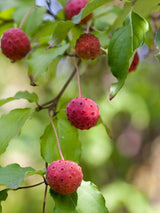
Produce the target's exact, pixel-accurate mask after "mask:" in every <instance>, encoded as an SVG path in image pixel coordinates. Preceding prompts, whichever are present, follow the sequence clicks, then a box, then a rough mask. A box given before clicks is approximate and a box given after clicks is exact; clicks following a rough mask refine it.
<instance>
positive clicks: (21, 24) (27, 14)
mask: <svg viewBox="0 0 160 213" xmlns="http://www.w3.org/2000/svg"><path fill="white" fill-rule="evenodd" d="M36 7H37V6H36V5H34V6H32V7H31V8H30V9H29V10H28V12H27V13H26V14H25V16H24V17H23V19H22V21H21V23H20V25H19V29H21V28H22V26H23V24H24V22H25V20H26V19H27V17H28V16H29V14H30V13H31V12H32V10H33V9H34V8H36Z"/></svg>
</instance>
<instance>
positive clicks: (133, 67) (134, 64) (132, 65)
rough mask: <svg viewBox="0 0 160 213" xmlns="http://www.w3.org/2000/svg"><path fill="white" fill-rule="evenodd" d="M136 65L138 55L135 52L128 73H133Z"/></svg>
mask: <svg viewBox="0 0 160 213" xmlns="http://www.w3.org/2000/svg"><path fill="white" fill-rule="evenodd" d="M138 63H139V56H138V53H137V52H136V53H135V55H134V58H133V60H132V63H131V65H130V67H129V71H128V72H132V71H134V70H135V69H136V68H137V66H138Z"/></svg>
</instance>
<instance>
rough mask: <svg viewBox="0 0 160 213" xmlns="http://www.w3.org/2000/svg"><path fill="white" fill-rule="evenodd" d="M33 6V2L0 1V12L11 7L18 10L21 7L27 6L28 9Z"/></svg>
mask: <svg viewBox="0 0 160 213" xmlns="http://www.w3.org/2000/svg"><path fill="white" fill-rule="evenodd" d="M34 4H35V1H34V0H30V1H28V0H23V1H22V0H5V1H0V10H5V9H8V8H11V7H14V8H18V7H19V8H20V7H23V6H26V7H27V6H28V7H32V6H33V5H34Z"/></svg>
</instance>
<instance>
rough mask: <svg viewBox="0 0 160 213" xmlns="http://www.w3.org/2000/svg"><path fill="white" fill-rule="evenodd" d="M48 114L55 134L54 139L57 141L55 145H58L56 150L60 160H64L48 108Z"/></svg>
mask: <svg viewBox="0 0 160 213" xmlns="http://www.w3.org/2000/svg"><path fill="white" fill-rule="evenodd" d="M48 115H49V119H50V122H51V125H52V127H53V130H54V133H55V136H56V141H57V145H58V150H59V154H60V157H61V159H62V160H64V157H63V154H62V150H61V146H60V142H59V138H58V134H57V131H56V128H55V125H54V123H53V120H52V116H51V113H50V110H48Z"/></svg>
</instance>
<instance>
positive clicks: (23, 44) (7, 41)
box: [1, 28, 31, 61]
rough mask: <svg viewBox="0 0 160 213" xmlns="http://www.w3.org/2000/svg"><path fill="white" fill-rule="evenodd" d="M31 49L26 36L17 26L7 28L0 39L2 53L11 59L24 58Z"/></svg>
mask: <svg viewBox="0 0 160 213" xmlns="http://www.w3.org/2000/svg"><path fill="white" fill-rule="evenodd" d="M30 49H31V44H30V40H29V38H28V36H27V35H26V34H25V33H24V32H23V31H22V30H21V29H18V28H11V29H8V30H7V31H6V32H5V33H4V34H3V36H2V39H1V50H2V53H3V54H4V55H5V56H7V57H8V58H9V59H11V60H13V61H17V60H21V59H22V58H24V57H25V56H26V55H27V53H28V52H29V51H30Z"/></svg>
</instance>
